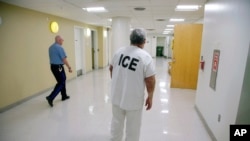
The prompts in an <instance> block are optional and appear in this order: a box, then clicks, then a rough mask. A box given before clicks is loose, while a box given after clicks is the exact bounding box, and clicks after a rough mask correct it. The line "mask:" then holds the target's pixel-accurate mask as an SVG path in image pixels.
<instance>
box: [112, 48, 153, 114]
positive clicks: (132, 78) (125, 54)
mask: <svg viewBox="0 0 250 141" xmlns="http://www.w3.org/2000/svg"><path fill="white" fill-rule="evenodd" d="M111 65H112V66H113V71H112V85H111V101H112V104H114V105H117V106H119V107H120V108H122V109H124V110H139V109H142V107H143V104H144V95H145V94H144V91H145V81H144V79H145V78H147V77H150V76H153V75H155V74H156V72H155V66H154V63H153V59H152V57H151V56H150V55H149V54H148V53H147V52H146V51H145V50H143V49H141V48H138V47H136V46H130V47H123V48H120V49H119V50H118V51H117V52H116V53H115V55H114V57H113V59H112V62H111Z"/></svg>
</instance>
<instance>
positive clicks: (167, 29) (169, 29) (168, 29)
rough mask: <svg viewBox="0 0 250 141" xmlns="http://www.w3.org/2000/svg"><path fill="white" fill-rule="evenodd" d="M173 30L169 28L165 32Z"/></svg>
mask: <svg viewBox="0 0 250 141" xmlns="http://www.w3.org/2000/svg"><path fill="white" fill-rule="evenodd" d="M172 30H174V29H171V28H166V29H165V31H172Z"/></svg>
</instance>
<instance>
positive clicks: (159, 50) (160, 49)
mask: <svg viewBox="0 0 250 141" xmlns="http://www.w3.org/2000/svg"><path fill="white" fill-rule="evenodd" d="M156 56H163V46H157V47H156Z"/></svg>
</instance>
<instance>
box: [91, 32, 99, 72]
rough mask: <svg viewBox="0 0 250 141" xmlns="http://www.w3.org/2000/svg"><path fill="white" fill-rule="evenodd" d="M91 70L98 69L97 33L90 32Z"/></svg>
mask: <svg viewBox="0 0 250 141" xmlns="http://www.w3.org/2000/svg"><path fill="white" fill-rule="evenodd" d="M91 49H92V69H98V52H99V48H98V45H97V31H96V30H91Z"/></svg>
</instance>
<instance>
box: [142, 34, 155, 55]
mask: <svg viewBox="0 0 250 141" xmlns="http://www.w3.org/2000/svg"><path fill="white" fill-rule="evenodd" d="M144 50H146V51H147V52H148V53H149V54H150V55H151V56H152V57H155V56H156V36H152V35H148V36H147V39H146V44H145V45H144Z"/></svg>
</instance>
